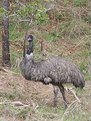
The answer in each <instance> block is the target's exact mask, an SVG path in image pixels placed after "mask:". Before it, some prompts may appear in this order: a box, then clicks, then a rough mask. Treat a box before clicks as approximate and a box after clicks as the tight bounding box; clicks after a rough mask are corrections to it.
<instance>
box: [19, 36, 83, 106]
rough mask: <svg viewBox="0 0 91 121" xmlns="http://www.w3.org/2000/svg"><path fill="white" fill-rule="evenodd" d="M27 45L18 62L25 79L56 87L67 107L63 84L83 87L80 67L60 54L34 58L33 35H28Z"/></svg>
mask: <svg viewBox="0 0 91 121" xmlns="http://www.w3.org/2000/svg"><path fill="white" fill-rule="evenodd" d="M27 41H28V42H29V46H28V47H27V51H26V53H25V57H23V59H22V61H21V62H20V70H21V74H22V76H23V77H24V78H25V79H26V80H30V81H35V82H42V83H43V84H45V85H48V84H52V85H53V86H54V87H57V88H58V89H59V90H60V92H61V94H62V97H63V101H64V106H65V108H67V106H68V105H67V99H66V97H65V88H64V86H63V85H64V84H66V83H72V84H73V86H75V87H76V88H77V87H79V88H83V87H84V86H85V80H84V76H83V74H82V72H81V71H80V69H79V68H78V67H77V66H76V65H75V64H74V63H73V62H71V61H70V60H68V59H66V58H63V57H61V56H52V57H49V58H47V59H44V60H41V61H35V60H34V55H33V52H34V49H33V36H32V35H28V37H27ZM57 88H54V104H55V105H56V101H57V99H56V98H57V93H58V89H57Z"/></svg>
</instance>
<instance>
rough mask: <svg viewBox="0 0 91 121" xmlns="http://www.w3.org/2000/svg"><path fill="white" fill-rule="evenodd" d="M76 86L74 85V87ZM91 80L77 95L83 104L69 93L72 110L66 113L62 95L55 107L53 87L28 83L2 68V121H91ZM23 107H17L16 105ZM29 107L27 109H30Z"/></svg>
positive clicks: (0, 73)
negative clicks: (15, 103)
mask: <svg viewBox="0 0 91 121" xmlns="http://www.w3.org/2000/svg"><path fill="white" fill-rule="evenodd" d="M70 87H72V85H71V86H70ZM90 87H91V81H86V86H85V88H84V89H83V90H78V89H75V88H74V89H73V90H74V91H76V92H77V95H78V97H79V99H80V100H81V104H80V103H78V102H76V99H75V98H74V97H73V95H72V94H70V93H67V92H66V96H67V99H68V102H69V109H67V110H65V109H64V105H63V100H62V96H61V93H59V95H58V105H57V107H55V108H54V107H53V86H52V85H43V84H41V83H39V82H38V83H36V82H32V81H27V80H25V79H24V78H23V77H22V76H21V75H20V74H16V73H14V72H12V71H10V70H8V69H3V68H1V69H0V121H13V120H14V121H55V120H56V121H73V120H74V121H79V120H80V121H91V115H90V114H91V105H90V101H91V88H90ZM16 101H18V102H20V103H22V104H23V105H22V106H19V105H14V104H12V102H16ZM26 105H27V106H26Z"/></svg>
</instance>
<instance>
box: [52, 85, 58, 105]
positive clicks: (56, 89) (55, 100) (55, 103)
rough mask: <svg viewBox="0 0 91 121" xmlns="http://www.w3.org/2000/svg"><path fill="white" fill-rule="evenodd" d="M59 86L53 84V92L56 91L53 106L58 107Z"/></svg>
mask: <svg viewBox="0 0 91 121" xmlns="http://www.w3.org/2000/svg"><path fill="white" fill-rule="evenodd" d="M58 90H59V89H58V87H56V86H53V92H54V100H53V101H54V102H53V106H54V107H56V106H57V95H58Z"/></svg>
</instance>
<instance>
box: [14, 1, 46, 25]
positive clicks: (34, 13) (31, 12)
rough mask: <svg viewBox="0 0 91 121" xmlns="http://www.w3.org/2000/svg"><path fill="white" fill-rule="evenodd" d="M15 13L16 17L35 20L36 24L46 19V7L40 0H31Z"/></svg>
mask: <svg viewBox="0 0 91 121" xmlns="http://www.w3.org/2000/svg"><path fill="white" fill-rule="evenodd" d="M16 13H17V17H20V18H22V19H24V18H26V19H33V21H34V22H37V24H43V23H45V22H47V21H48V17H47V14H46V8H45V6H44V5H43V4H42V2H41V1H40V0H37V1H33V2H31V3H29V4H26V5H24V6H22V7H20V9H19V10H17V12H16Z"/></svg>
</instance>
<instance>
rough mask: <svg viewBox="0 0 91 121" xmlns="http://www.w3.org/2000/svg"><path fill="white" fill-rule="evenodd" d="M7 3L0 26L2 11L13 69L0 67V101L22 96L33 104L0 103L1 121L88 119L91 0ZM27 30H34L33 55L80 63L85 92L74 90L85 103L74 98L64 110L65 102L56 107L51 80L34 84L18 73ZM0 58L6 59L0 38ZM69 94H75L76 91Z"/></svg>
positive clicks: (90, 62) (90, 97) (43, 0)
mask: <svg viewBox="0 0 91 121" xmlns="http://www.w3.org/2000/svg"><path fill="white" fill-rule="evenodd" d="M9 2H10V8H9V11H5V9H3V7H2V1H0V31H2V18H3V15H4V14H7V15H8V16H9V41H10V55H11V71H13V73H14V74H12V73H11V72H9V71H8V72H7V73H8V74H7V73H5V72H2V71H1V72H0V73H1V77H0V87H1V89H0V101H1V102H11V101H16V100H20V101H22V102H24V103H27V104H29V103H30V104H31V102H32V104H31V105H32V106H31V107H26V108H25V107H24V106H23V107H22V106H21V107H17V106H12V104H11V103H8V104H7V105H5V104H2V103H1V104H0V110H1V111H0V115H1V118H0V121H4V120H9V121H10V120H11V121H12V120H15V121H18V120H19V121H55V120H56V121H62V120H63V121H73V120H74V121H79V120H80V121H90V120H91V116H90V114H91V106H90V99H91V94H90V93H91V89H90V86H91V83H90V81H89V80H91V0H36V1H35V0H9ZM26 32H27V34H33V35H34V46H35V50H34V56H35V60H41V59H44V58H47V57H48V56H50V55H59V56H61V57H65V58H69V59H71V60H72V61H73V62H74V63H76V65H78V67H79V68H80V70H81V71H82V72H83V74H84V77H85V80H86V82H87V85H86V88H85V89H84V90H83V91H79V90H76V91H77V92H78V93H79V97H81V100H82V102H83V104H78V103H75V105H73V106H72V107H71V108H70V109H69V110H68V112H66V114H65V111H64V109H63V104H62V103H61V104H60V103H59V104H60V105H58V107H56V108H55V109H54V108H53V107H52V106H51V105H50V104H51V103H52V87H51V86H50V85H49V86H46V87H45V86H43V85H41V84H35V83H31V84H30V83H29V82H25V80H24V79H23V78H22V77H20V76H19V74H20V71H19V63H20V61H21V57H22V52H23V43H24V38H25V35H26ZM1 34H2V33H0V40H2V35H1ZM41 45H43V50H42V48H41ZM43 55H44V56H43ZM0 61H2V49H1V41H0ZM0 63H1V62H0ZM2 80H3V81H2ZM21 80H22V81H21ZM21 82H22V83H21ZM44 89H45V90H44ZM46 90H48V91H49V92H47V91H46ZM43 91H44V93H43ZM41 92H42V93H41ZM48 94H49V95H48ZM70 96H71V95H70ZM59 97H60V95H59ZM68 98H69V100H70V99H73V97H72V96H71V98H70V97H69V96H68ZM48 99H50V100H51V102H50V101H49V100H48ZM47 102H48V104H46V103H47ZM59 102H62V101H60V100H59ZM78 112H80V113H78ZM4 113H5V115H4ZM62 116H63V119H62Z"/></svg>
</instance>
